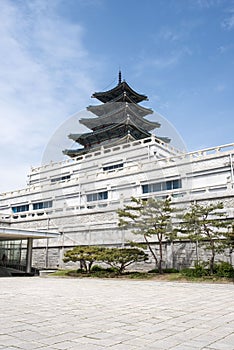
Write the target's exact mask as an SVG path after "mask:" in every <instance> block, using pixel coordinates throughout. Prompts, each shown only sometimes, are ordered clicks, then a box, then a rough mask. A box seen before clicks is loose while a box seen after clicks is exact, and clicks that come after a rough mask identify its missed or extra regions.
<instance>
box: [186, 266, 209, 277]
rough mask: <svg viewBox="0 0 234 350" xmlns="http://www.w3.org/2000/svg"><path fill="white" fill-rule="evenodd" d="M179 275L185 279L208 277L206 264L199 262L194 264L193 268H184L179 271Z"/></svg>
mask: <svg viewBox="0 0 234 350" xmlns="http://www.w3.org/2000/svg"><path fill="white" fill-rule="evenodd" d="M181 274H182V275H183V276H186V277H203V276H208V275H209V270H208V269H207V263H204V262H201V263H197V264H195V266H194V268H186V269H183V270H181Z"/></svg>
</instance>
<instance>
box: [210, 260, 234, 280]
mask: <svg viewBox="0 0 234 350" xmlns="http://www.w3.org/2000/svg"><path fill="white" fill-rule="evenodd" d="M214 273H215V275H216V276H219V277H226V278H234V268H233V267H232V265H231V264H229V263H228V262H225V261H220V262H219V263H217V264H215V269H214Z"/></svg>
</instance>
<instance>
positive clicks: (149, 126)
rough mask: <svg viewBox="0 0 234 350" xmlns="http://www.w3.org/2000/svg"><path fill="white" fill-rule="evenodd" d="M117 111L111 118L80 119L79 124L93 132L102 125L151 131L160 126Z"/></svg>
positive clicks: (131, 114)
mask: <svg viewBox="0 0 234 350" xmlns="http://www.w3.org/2000/svg"><path fill="white" fill-rule="evenodd" d="M129 113H130V114H129ZM129 113H127V112H124V111H118V112H117V113H116V114H112V115H111V116H105V117H99V118H93V119H81V120H80V123H81V124H83V125H85V126H86V127H87V128H89V129H91V130H94V129H96V128H101V126H102V125H110V124H116V122H117V123H118V124H126V122H128V123H129V124H132V125H135V126H137V127H139V128H141V129H142V130H146V131H151V130H153V129H156V128H159V127H160V124H159V123H157V122H151V121H149V120H147V119H143V118H141V117H139V116H137V115H135V114H133V113H131V112H129Z"/></svg>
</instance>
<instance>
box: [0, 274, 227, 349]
mask: <svg viewBox="0 0 234 350" xmlns="http://www.w3.org/2000/svg"><path fill="white" fill-rule="evenodd" d="M0 310H1V322H0V349H4V350H6V349H7V350H9V349H11V350H19V349H25V350H26V349H27V350H33V349H43V350H44V349H45V350H47V349H48V350H49V349H51V350H52V349H53V350H54V349H55V350H63V349H70V350H103V349H108V350H143V349H144V350H153V349H159V350H163V349H173V350H191V349H194V350H196V349H210V350H211V349H219V350H233V349H234V333H233V332H234V285H232V284H226V285H224V284H223V285H219V284H195V283H191V284H189V283H172V282H155V281H132V280H107V279H106V280H99V279H95V280H94V279H63V278H55V277H54V278H53V277H46V278H45V277H44V278H42V277H31V278H30V277H19V278H11V277H6V278H4V277H3V278H1V279H0Z"/></svg>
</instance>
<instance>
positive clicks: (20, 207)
mask: <svg viewBox="0 0 234 350" xmlns="http://www.w3.org/2000/svg"><path fill="white" fill-rule="evenodd" d="M12 211H13V213H20V212H22V211H29V204H25V205H17V206H15V207H12Z"/></svg>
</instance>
